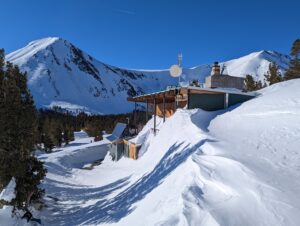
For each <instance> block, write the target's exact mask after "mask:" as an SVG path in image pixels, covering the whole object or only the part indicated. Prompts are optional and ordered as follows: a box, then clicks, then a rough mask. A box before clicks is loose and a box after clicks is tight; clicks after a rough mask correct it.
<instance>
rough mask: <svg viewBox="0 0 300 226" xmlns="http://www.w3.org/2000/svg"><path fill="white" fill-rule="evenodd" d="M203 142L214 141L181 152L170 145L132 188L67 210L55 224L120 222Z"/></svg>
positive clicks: (183, 149)
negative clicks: (87, 204)
mask: <svg viewBox="0 0 300 226" xmlns="http://www.w3.org/2000/svg"><path fill="white" fill-rule="evenodd" d="M205 142H213V140H209V139H204V140H201V141H199V142H198V143H197V144H195V145H194V146H192V147H189V146H188V145H186V146H185V147H183V148H182V150H180V149H181V146H182V145H183V143H180V144H174V145H172V146H171V147H170V148H169V150H168V151H167V152H166V154H165V155H164V156H163V157H162V159H161V160H160V162H159V163H158V164H157V165H156V166H155V168H154V169H153V170H152V171H151V172H150V173H148V174H146V175H145V176H143V177H142V178H140V179H139V180H138V181H136V182H135V183H134V184H132V185H131V186H129V187H128V188H126V189H125V190H124V191H123V192H121V193H120V194H118V195H116V196H115V197H112V198H110V199H104V200H100V201H97V202H96V203H95V204H93V205H90V206H87V207H76V208H75V209H74V208H73V209H72V208H71V209H68V210H67V211H66V212H65V213H64V212H62V213H61V215H56V216H55V218H56V220H54V221H55V224H56V225H78V224H88V225H94V224H100V223H103V222H106V223H110V222H111V223H112V222H118V221H119V220H120V219H122V218H123V217H125V216H127V215H128V214H130V213H131V212H132V211H133V210H134V209H135V207H134V205H135V204H136V203H137V202H138V201H140V200H142V199H143V198H144V197H145V196H146V195H147V194H148V193H150V192H151V191H152V190H153V189H155V188H156V187H157V186H159V185H160V184H161V183H162V182H163V181H164V179H165V178H166V177H167V176H168V175H169V174H170V173H171V172H172V171H173V170H175V169H176V168H177V167H178V166H179V165H180V164H182V163H183V162H184V161H185V160H186V159H187V158H188V157H189V156H190V155H191V154H193V153H194V152H196V151H199V150H200V149H199V148H200V147H201V146H202V145H203V144H204V143H205ZM176 151H178V152H176ZM97 190H102V188H97ZM87 192H88V193H89V192H90V191H87ZM95 192H96V190H95ZM98 195H99V197H97V198H101V195H100V194H98ZM102 195H105V194H102ZM71 196H73V195H71ZM91 197H96V196H90V198H91ZM70 199H71V200H72V197H70Z"/></svg>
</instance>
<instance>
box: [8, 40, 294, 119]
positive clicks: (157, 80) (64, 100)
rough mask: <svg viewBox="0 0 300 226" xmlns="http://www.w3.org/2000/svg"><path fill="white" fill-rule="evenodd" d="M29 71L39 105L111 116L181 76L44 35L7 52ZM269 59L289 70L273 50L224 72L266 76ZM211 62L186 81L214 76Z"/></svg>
mask: <svg viewBox="0 0 300 226" xmlns="http://www.w3.org/2000/svg"><path fill="white" fill-rule="evenodd" d="M6 60H8V61H11V62H12V63H14V64H17V65H19V67H20V68H21V70H22V71H26V72H27V73H28V85H29V88H30V90H31V93H32V95H33V97H34V100H35V103H36V105H37V107H39V108H41V107H53V106H61V107H62V108H65V109H68V110H76V111H77V110H79V111H86V112H92V113H100V114H108V113H120V112H129V111H131V110H132V108H133V105H132V103H128V102H127V101H126V99H127V97H128V96H134V95H137V94H142V93H148V92H153V91H158V90H162V89H164V88H166V86H168V85H176V84H177V83H178V79H175V78H172V77H170V76H169V72H168V70H151V71H150V70H149V71H147V70H130V69H123V68H119V67H115V66H111V65H108V64H105V63H102V62H100V61H98V60H96V59H95V58H93V57H92V56H90V55H88V54H87V53H85V52H84V51H82V50H80V49H79V48H77V47H76V46H74V45H73V44H72V43H70V42H68V41H66V40H63V39H61V38H56V37H54V38H44V39H40V40H36V41H33V42H30V43H29V44H28V45H27V46H25V47H24V48H22V49H19V50H17V51H15V52H12V53H10V54H8V55H7V56H6ZM270 62H275V63H277V64H278V65H279V67H280V70H281V71H282V72H284V71H285V70H286V69H287V67H288V62H289V57H288V56H286V55H283V54H280V53H278V52H274V51H260V52H254V53H251V54H249V55H247V56H244V57H241V58H238V59H234V60H230V61H227V62H223V63H221V65H224V64H225V66H226V69H225V73H226V72H227V73H228V74H230V75H234V76H245V75H246V74H251V75H253V76H255V77H256V78H257V79H263V75H264V73H266V71H267V70H268V65H269V63H270ZM210 71H211V66H210V65H209V64H207V65H200V66H197V67H193V68H189V69H184V75H183V80H185V81H189V80H192V79H197V80H199V81H200V82H203V81H204V78H205V77H206V76H207V75H209V74H210Z"/></svg>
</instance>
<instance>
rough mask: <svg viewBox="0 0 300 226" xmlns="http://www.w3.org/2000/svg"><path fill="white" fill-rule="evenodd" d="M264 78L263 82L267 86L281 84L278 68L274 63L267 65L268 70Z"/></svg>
mask: <svg viewBox="0 0 300 226" xmlns="http://www.w3.org/2000/svg"><path fill="white" fill-rule="evenodd" d="M264 76H265V81H266V82H267V83H268V84H269V85H273V84H275V83H278V82H281V81H282V76H281V73H280V71H279V67H278V66H277V65H276V64H275V63H270V64H269V70H268V72H267V74H265V75H264Z"/></svg>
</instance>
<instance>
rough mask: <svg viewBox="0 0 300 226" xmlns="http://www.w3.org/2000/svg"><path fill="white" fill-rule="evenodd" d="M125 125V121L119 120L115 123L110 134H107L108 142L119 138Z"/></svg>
mask: <svg viewBox="0 0 300 226" xmlns="http://www.w3.org/2000/svg"><path fill="white" fill-rule="evenodd" d="M126 126H127V124H125V123H120V122H119V123H117V125H116V126H115V128H114V130H113V132H112V134H111V135H110V136H108V137H107V138H106V139H107V140H109V141H110V142H114V141H116V140H118V139H120V138H121V136H122V134H123V132H124V130H125V128H126Z"/></svg>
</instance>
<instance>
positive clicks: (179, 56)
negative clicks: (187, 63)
mask: <svg viewBox="0 0 300 226" xmlns="http://www.w3.org/2000/svg"><path fill="white" fill-rule="evenodd" d="M177 57H178V66H179V67H181V68H182V53H179V54H178V56H177Z"/></svg>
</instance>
